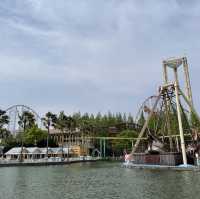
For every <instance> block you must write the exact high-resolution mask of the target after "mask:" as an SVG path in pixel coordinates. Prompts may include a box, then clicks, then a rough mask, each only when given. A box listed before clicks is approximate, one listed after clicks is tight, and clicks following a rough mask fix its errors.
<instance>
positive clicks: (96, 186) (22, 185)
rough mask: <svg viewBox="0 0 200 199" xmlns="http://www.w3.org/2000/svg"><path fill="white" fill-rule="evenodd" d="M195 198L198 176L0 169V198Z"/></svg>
mask: <svg viewBox="0 0 200 199" xmlns="http://www.w3.org/2000/svg"><path fill="white" fill-rule="evenodd" d="M80 198H81V199H90V198H91V199H119V198H121V199H165V198H166V199H167V198H169V199H173V198H176V199H183V198H187V199H190V198H191V199H199V198H200V173H199V172H193V171H156V170H153V171H151V170H138V169H136V170H135V169H126V168H122V167H121V163H109V162H96V163H76V164H71V165H65V166H47V167H8V168H0V199H80Z"/></svg>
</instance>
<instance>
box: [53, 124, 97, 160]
mask: <svg viewBox="0 0 200 199" xmlns="http://www.w3.org/2000/svg"><path fill="white" fill-rule="evenodd" d="M88 137H89V136H86V135H84V134H83V133H82V132H81V131H80V129H78V128H76V129H75V130H74V131H66V132H64V133H62V132H61V131H59V130H57V129H51V130H50V138H51V139H53V140H54V141H55V142H56V143H57V144H58V145H59V147H61V146H62V144H63V146H64V147H66V148H70V149H71V151H72V153H73V156H85V155H89V154H90V153H91V151H92V150H93V149H94V146H93V143H92V140H91V139H89V138H88Z"/></svg>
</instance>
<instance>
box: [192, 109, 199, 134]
mask: <svg viewBox="0 0 200 199" xmlns="http://www.w3.org/2000/svg"><path fill="white" fill-rule="evenodd" d="M191 125H192V128H194V129H198V130H200V121H199V119H198V117H197V116H196V114H195V113H193V112H192V113H191Z"/></svg>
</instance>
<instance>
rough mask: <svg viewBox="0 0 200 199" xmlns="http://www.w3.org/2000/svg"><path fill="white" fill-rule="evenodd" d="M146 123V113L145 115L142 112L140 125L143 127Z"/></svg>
mask: <svg viewBox="0 0 200 199" xmlns="http://www.w3.org/2000/svg"><path fill="white" fill-rule="evenodd" d="M144 123H145V118H144V113H143V111H142V113H141V115H140V119H139V120H138V124H139V125H140V126H143V125H144Z"/></svg>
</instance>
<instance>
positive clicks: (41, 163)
mask: <svg viewBox="0 0 200 199" xmlns="http://www.w3.org/2000/svg"><path fill="white" fill-rule="evenodd" d="M97 161H103V159H88V160H87V159H82V160H81V159H79V160H69V161H68V160H64V161H38V162H36V161H35V162H5V163H0V168H1V167H18V166H20V167H22V166H52V165H68V164H74V163H87V162H97Z"/></svg>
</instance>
